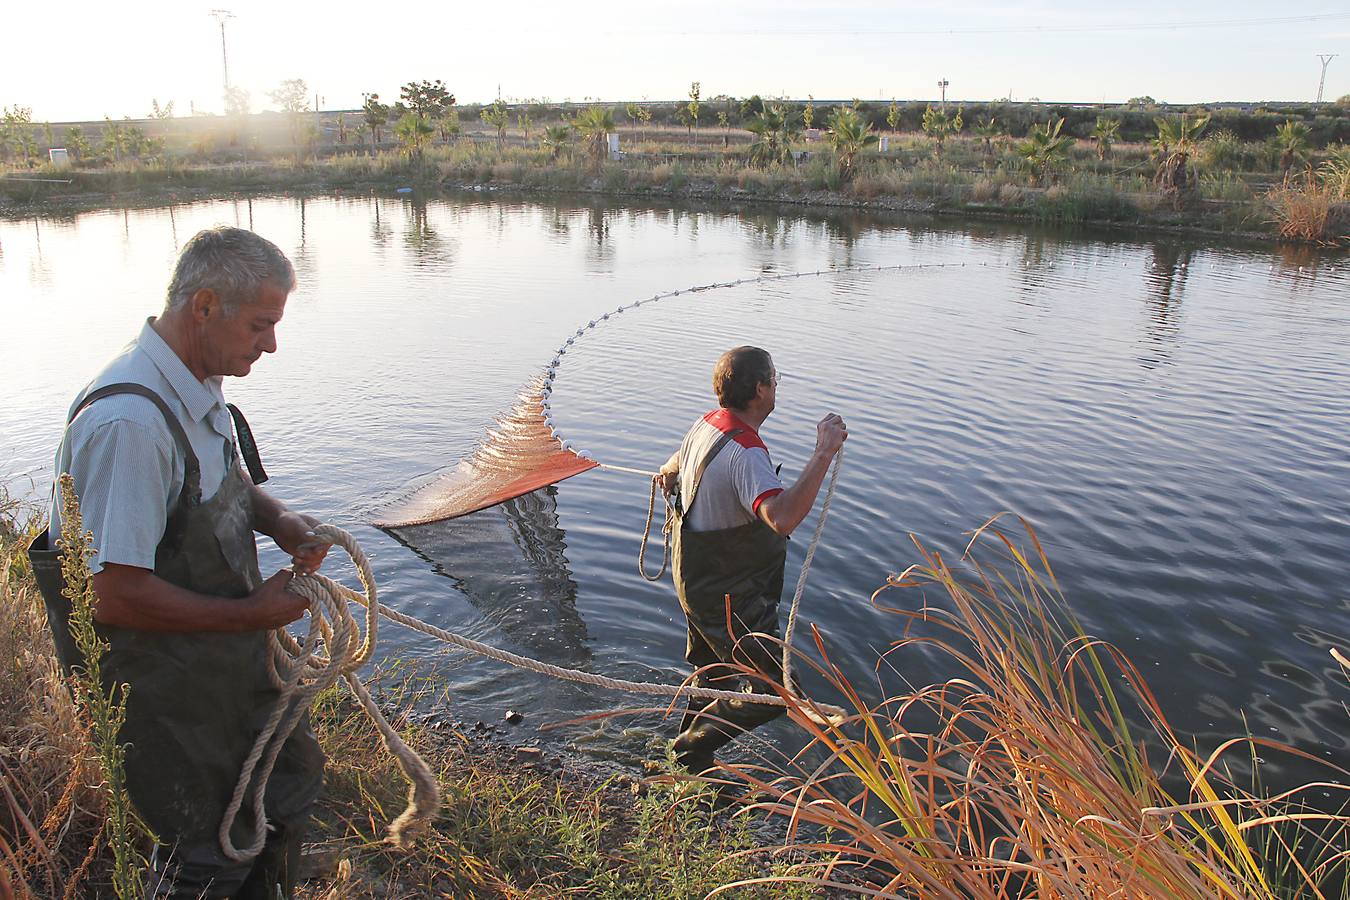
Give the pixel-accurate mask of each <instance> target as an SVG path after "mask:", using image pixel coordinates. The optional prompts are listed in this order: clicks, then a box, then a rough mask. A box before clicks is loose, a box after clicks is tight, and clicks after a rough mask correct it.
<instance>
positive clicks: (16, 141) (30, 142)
mask: <svg viewBox="0 0 1350 900" xmlns="http://www.w3.org/2000/svg"><path fill="white" fill-rule="evenodd" d="M0 151H3V152H4V154H5V157H6V158H9V157H10V155H11V154H13V155H14V156H15V157H17V158H18V159H19V160H20V161H21V162H25V163H26V162H27V161H28V160H29V159H31V158H32V157H33V156H35V155H36V154H37V142H36V141H35V140H34V139H33V108H32V107H31V106H14V107H12V108H11V107H8V106H6V107H5V108H4V111H3V113H0Z"/></svg>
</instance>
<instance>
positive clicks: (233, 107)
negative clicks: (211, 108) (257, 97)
mask: <svg viewBox="0 0 1350 900" xmlns="http://www.w3.org/2000/svg"><path fill="white" fill-rule="evenodd" d="M249 100H250V98H249V93H248V91H246V90H244V89H243V88H241V87H230V88H226V89H225V115H227V116H246V115H248V113H249V108H250V102H249Z"/></svg>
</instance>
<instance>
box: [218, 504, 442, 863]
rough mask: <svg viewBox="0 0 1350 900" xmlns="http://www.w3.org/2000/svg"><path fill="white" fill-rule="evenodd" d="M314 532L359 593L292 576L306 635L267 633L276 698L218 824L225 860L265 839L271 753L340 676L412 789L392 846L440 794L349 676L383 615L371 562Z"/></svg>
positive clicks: (245, 855)
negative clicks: (354, 605) (248, 827)
mask: <svg viewBox="0 0 1350 900" xmlns="http://www.w3.org/2000/svg"><path fill="white" fill-rule="evenodd" d="M314 531H315V534H316V535H318V536H319V537H320V538H322V539H323V540H325V541H330V542H331V543H333V544H335V545H337V546H339V547H341V548H342V549H343V550H345V551H346V552H347V553H348V555H350V556H351V558H352V562H353V563H354V564H355V565H356V571H357V576H358V577H359V578H360V580H361V586H362V588H363V589H364V591H365V593H364V594H357V593H356V592H355V591H352V590H349V589H348V588H346V587H344V586H343V585H341V584H338V583H337V582H336V581H333V580H332V579H330V578H327V577H325V576H323V575H319V574H313V575H297V576H296V577H294V578H292V579H291V583H290V585H289V587H288V588H287V589H288V590H290V591H291V592H293V593H296V594H299V595H300V596H302V597H305V598H306V599H307V600H309V604H310V606H309V612H310V618H309V633H308V634H307V635H306V636H305V640H304V642H303V643H298V642H296V640H295V639H294V638H293V637H291V635H290V633H289V632H287V631H286V629H284V628H278V629H276V630H274V631H273V632H272V633H271V638H270V640H269V651H270V652H269V654H268V675H269V676H270V678H271V679H272V684H273V686H274V687H275V688H277V690H278V691H279V692H280V696H279V697H278V698H277V703H276V706H275V707H274V708H273V710H272V714H271V716H270V717H269V718H268V720H267V724H266V725H265V726H264V727H263V730H262V732H261V733H259V735H258V737H257V740H255V741H254V743H253V749H252V750H250V751H249V755H248V757H247V758H246V759H245V760H244V765H243V769H242V771H241V772H240V773H239V781H238V782H237V783H236V784H235V788H234V794H233V796H231V798H230V803H229V805H228V806H227V807H226V810H225V815H224V817H223V818H222V819H221V822H220V830H219V838H220V848H221V850H222V851H223V852H224V854H225V855H226V856H227V857H229V858H230V859H232V860H235V861H238V862H242V861H245V860H249V859H253V858H254V857H256V856H257V855H258V853H259V852H260V851H261V850H262V848H263V844H264V843H265V842H266V840H267V818H266V810H265V808H264V802H263V801H264V795H265V794H266V791H267V781H268V779H269V778H270V777H271V774H272V767H273V765H274V764H275V763H276V759H277V755H278V754H279V753H280V752H281V748H282V746H283V745H284V744H285V743H286V740H287V739H288V738H289V737H290V736H291V733H292V732H293V731H294V730H295V727H296V725H297V724H298V723H299V721H300V717H301V715H303V714H304V712H305V710H307V709H309V707H310V706H311V705H312V704H313V702H314V698H315V697H317V696H318V694H319V693H320V692H321V691H323V690H324V689H325V688H328V687H330V686H332V685H333V684H334V683H335V682H336V681H337V679H338V678H339V677H341V678H344V679H346V681H347V685H348V686H349V687H350V688H351V689H352V693H353V694H355V695H356V698H357V700H358V701H360V703H361V706H362V707H363V708H364V709H365V711H366V714H367V715H368V716H370V719H371V721H372V722H373V723H374V724H375V727H376V728H377V729H378V730H379V732H380V734H381V736H382V737H383V738H384V744H385V746H386V747H387V748H388V749H389V751H390V752H391V753H392V754H393V755H394V757H395V758H396V759H397V760H398V763H399V766H400V767H401V768H402V769H403V773H404V775H405V777H407V779H408V781H409V783H410V784H411V789H410V791H409V797H408V807H407V809H405V810H404V811H403V814H402V815H400V816H399V817H398V818H397V819H395V820H394V822H393V823H391V824H390V826H389V838H390V840H391V841H392V842H393V843H394V844H396V845H398V846H400V847H406V846H408V844H409V843H411V840H412V838H413V836H414V835H415V834H416V833H417V831H419V830H420V829H421V828H422V827H424V826H425V825H426V823H427V822H428V821H430V819H431V817H432V816H433V815H435V813H436V810H437V809H438V808H439V806H440V789H439V787H438V786H437V784H436V778H435V776H434V775H433V774H432V773H431V770H430V768H428V767H427V764H426V763H425V762H423V761H422V759H421V757H419V756H418V755H417V754H416V753H415V752H413V750H412V749H411V748H409V747H408V745H407V744H405V743H404V742H403V739H402V738H400V737H399V736H398V733H397V732H396V731H394V729H393V726H391V725H390V724H389V722H388V720H387V719H385V717H384V715H383V714H382V713H381V712H380V708H379V707H378V706H377V705H376V704H375V701H374V700H373V699H372V698H371V696H370V693H369V692H368V691H367V690H366V688H365V685H363V684H362V683H361V680H360V679H359V678H357V677H356V674H355V673H356V670H357V669H358V668H360V667H361V666H363V665H365V663H367V662H368V661H369V660H370V658H371V656H372V654H373V653H374V651H375V639H376V632H377V629H378V625H379V616H378V612H379V611H380V610H381V609H382V608H381V607H380V605H379V601H378V600H377V599H376V590H375V579H374V577H373V576H372V574H371V571H370V561H369V560H368V559H367V558H366V555H365V553H364V552H362V550H361V548H360V546H358V545H357V543H356V539H355V538H353V537H352V536H351V535H350V534H348V533H347V532H345V531H343V530H342V529H341V528H336V527H334V526H332V525H320V526H318V527H317V528H315V529H314ZM348 600H356V601H357V602H359V603H360V604H361V605H363V606H365V607H366V633H365V640H364V641H362V642H361V643H360V644H359V645H358V644H357V640H358V638H359V632H360V629H359V628H358V626H357V623H356V620H355V618H353V616H352V614H351V606H350V605H349V604H348V603H347V601H348ZM321 647H322V648H323V649H322V651H321V650H320V648H321ZM246 796H248V797H249V799H250V800H251V802H252V805H253V825H252V832H253V837H252V838H251V839H250V841H249V842H248V843H247V844H246V845H245V846H243V847H236V846H235V845H234V842H233V841H232V840H231V838H230V830H231V829H232V828H233V826H234V823H235V820H236V819H237V818H238V816H239V810H240V808H241V807H242V805H243V802H244V798H245V797H246Z"/></svg>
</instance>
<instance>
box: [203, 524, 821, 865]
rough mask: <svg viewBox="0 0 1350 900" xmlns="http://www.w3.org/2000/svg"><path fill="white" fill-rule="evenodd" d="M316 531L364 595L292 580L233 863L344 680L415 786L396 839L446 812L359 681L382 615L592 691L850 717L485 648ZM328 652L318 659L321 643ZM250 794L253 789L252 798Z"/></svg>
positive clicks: (346, 539) (228, 821)
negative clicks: (407, 603) (301, 619)
mask: <svg viewBox="0 0 1350 900" xmlns="http://www.w3.org/2000/svg"><path fill="white" fill-rule="evenodd" d="M314 533H315V534H316V535H317V536H318V537H319V538H321V539H323V540H325V541H329V542H331V543H332V544H334V545H335V546H338V547H341V548H342V549H343V550H345V551H346V552H347V553H348V555H350V556H351V558H352V562H353V563H355V565H356V570H357V574H358V577H359V578H360V580H361V585H362V587H363V589H364V593H358V592H356V591H353V590H351V589H349V588H347V587H345V586H344V585H341V584H339V583H337V582H336V581H333V580H332V579H330V578H327V577H325V576H323V575H319V574H317V573H316V574H313V575H297V576H296V577H295V578H293V579H292V580H291V584H290V587H289V588H288V589H289V590H291V591H293V592H294V593H297V594H300V595H301V596H303V597H305V598H306V599H308V600H309V601H310V625H309V633H308V634H307V635H306V637H305V639H304V641H303V642H297V641H296V640H295V639H294V638H293V637H291V635H290V634H289V633H288V632H287V631H286V630H285V629H284V628H282V629H277V630H275V631H273V632H272V640H271V647H270V649H271V653H270V655H269V658H268V673H269V675H270V676H271V678H272V683H273V685H274V686H275V687H276V688H277V689H278V690H279V691H280V692H281V696H280V697H279V698H278V700H277V704H276V706H275V708H274V709H273V711H272V715H271V716H270V717H269V719H268V722H267V724H266V726H265V727H264V728H263V730H262V732H261V733H260V734H259V735H258V738H257V740H256V741H255V742H254V745H253V749H252V750H251V751H250V752H249V755H248V757H247V758H246V759H245V760H244V765H243V770H242V771H241V772H240V774H239V781H238V783H237V784H236V785H235V789H234V795H233V796H232V797H231V798H230V803H229V806H228V807H227V808H226V810H225V815H224V817H223V818H222V820H221V823H220V830H219V837H220V846H221V850H222V851H224V853H225V855H226V856H228V857H229V858H230V859H233V860H236V861H244V860H249V859H252V858H254V857H255V856H257V855H258V853H259V852H260V851H261V850H262V847H263V844H264V843H265V842H266V839H267V820H266V813H265V810H264V804H263V799H264V794H265V792H266V790H267V781H268V778H269V777H270V776H271V773H272V766H273V765H274V764H275V762H276V759H277V755H278V754H279V753H280V752H281V747H282V745H283V744H285V743H286V739H287V738H289V737H290V735H291V732H293V731H294V730H295V727H296V724H297V723H298V722H299V720H300V716H301V714H302V713H303V712H304V711H305V710H306V709H308V708H309V707H310V705H311V704H312V703H313V701H314V698H315V697H316V696H317V695H318V694H319V693H320V692H321V691H323V690H324V689H325V688H327V687H329V686H331V685H332V684H333V683H334V682H336V681H337V679H338V678H339V677H342V678H344V679H345V680H346V682H347V684H348V686H349V687H351V689H352V693H354V694H355V695H356V697H357V699H358V700H359V701H360V702H361V706H362V707H363V708H364V709H365V711H366V714H367V715H369V716H370V719H371V721H372V722H374V724H375V726H376V728H378V729H379V731H380V734H381V735H382V736H383V738H384V742H385V746H386V747H388V748H389V751H390V753H392V754H393V755H394V757H395V758H396V759H397V760H398V762H399V766H400V767H401V768H402V769H403V773H404V775H405V777H407V779H408V781H409V783H410V785H411V787H410V790H409V797H408V807H407V808H406V809H405V810H404V811H403V813H402V814H401V815H400V816H399V817H398V818H397V819H396V820H394V822H392V823H391V824H390V826H389V839H390V841H391V842H393V843H395V844H397V845H398V846H400V847H405V846H407V845H408V844H409V843H410V842H411V840H412V838H413V837H414V836H415V835H416V834H417V833H418V832H419V831H420V830H421V829H422V828H424V827H425V826H426V824H427V823H428V822H429V821H430V819H431V817H432V816H434V815H435V813H436V810H437V809H438V808H439V806H440V790H439V787H438V786H437V784H436V779H435V776H434V775H433V774H432V773H431V770H430V769H429V768H428V767H427V765H426V763H425V762H423V761H422V759H421V757H419V756H418V755H417V754H416V753H415V752H414V751H413V750H412V749H411V748H409V747H408V745H407V744H405V743H404V742H403V740H402V739H401V738H400V737H399V736H398V733H397V732H396V731H394V729H393V727H392V726H391V725H390V724H389V722H388V720H387V719H385V717H384V715H383V714H382V713H381V712H380V709H379V707H378V706H377V705H376V704H375V702H374V700H373V699H371V696H370V693H369V692H368V691H367V690H366V689H365V686H364V685H362V684H361V681H360V679H359V678H357V677H356V675H355V672H356V670H357V669H358V668H359V667H360V666H362V665H364V664H365V663H366V662H368V661H369V660H370V658H371V655H372V654H373V652H374V649H375V635H376V631H377V627H378V622H379V617H380V616H384V617H385V618H387V619H390V620H392V621H395V622H398V623H399V624H400V625H406V626H407V627H409V628H411V629H413V630H414V631H418V632H421V633H422V634H425V635H427V636H429V637H433V638H436V639H437V640H439V641H443V642H445V643H447V644H451V645H453V646H456V647H459V648H461V649H464V650H468V651H470V652H471V653H475V654H477V655H479V656H483V657H486V658H488V659H494V660H496V661H498V662H503V663H506V664H507V665H511V666H516V667H517V668H521V669H526V670H528V671H531V672H538V673H539V674H541V675H548V676H549V677H551V678H558V679H562V680H564V681H572V682H576V683H578V684H587V685H591V686H593V687H599V688H604V689H606V690H615V691H627V692H631V693H640V694H658V695H661V696H667V697H695V698H698V699H700V700H735V701H739V702H741V703H763V704H768V705H773V706H789V705H791V706H795V707H797V708H800V709H801V710H802V711H803V713H804V714H806V715H808V716H809V717H812V718H816V719H823V718H835V717H841V716H843V715H844V711H843V710H842V709H841V708H839V707H836V706H830V705H827V704H820V703H815V702H813V701H811V700H809V699H807V698H800V697H795V698H791V700H789V698H786V697H782V696H779V695H777V694H751V693H746V692H743V691H724V690H717V689H714V688H706V687H697V686H694V685H689V684H657V683H652V682H645V681H627V680H625V679H621V678H608V677H606V676H604V675H596V674H594V673H591V672H582V671H580V670H578V669H567V668H563V667H562V666H555V665H552V664H551V663H545V662H541V661H539V660H535V659H530V658H529V657H525V656H520V655H518V654H515V653H510V652H508V651H506V650H501V649H498V648H497V647H493V646H491V645H488V644H484V643H481V642H479V641H475V640H472V639H470V638H466V637H464V636H462V635H458V634H455V633H453V632H450V631H446V630H445V629H442V628H437V627H436V626H434V625H431V624H428V623H427V622H423V621H421V620H420V619H416V618H413V617H412V616H409V615H404V614H403V613H400V612H396V611H394V610H392V609H390V608H388V607H387V606H382V605H381V604H380V603H379V600H378V599H377V595H376V588H375V579H374V577H373V576H372V574H371V571H370V562H369V560H368V559H367V558H366V555H365V553H364V552H363V551H362V550H361V547H360V546H359V545H358V544H357V542H356V539H355V538H354V537H352V535H351V534H349V533H348V532H346V531H344V530H342V529H341V528H338V527H337V526H335V525H320V526H318V527H316V528H315V529H314ZM348 601H351V602H353V603H357V604H359V605H361V606H364V607H365V608H366V634H365V640H364V641H363V642H362V643H361V644H360V645H359V646H357V645H356V641H357V638H358V636H359V635H358V632H359V628H358V626H357V623H356V620H355V618H354V617H353V616H352V614H351V607H350V605H349V603H348ZM321 645H322V646H323V647H325V648H326V652H320V646H321ZM250 788H251V791H250ZM250 793H251V797H250V799H251V801H252V804H253V812H254V821H253V838H252V840H251V841H250V842H249V843H248V844H247V845H246V846H244V847H242V848H241V847H236V846H235V845H234V843H233V842H232V841H231V839H230V830H231V828H232V827H233V826H234V823H235V820H236V819H237V818H238V815H239V810H240V808H241V807H242V805H243V801H244V798H245V797H246V796H250Z"/></svg>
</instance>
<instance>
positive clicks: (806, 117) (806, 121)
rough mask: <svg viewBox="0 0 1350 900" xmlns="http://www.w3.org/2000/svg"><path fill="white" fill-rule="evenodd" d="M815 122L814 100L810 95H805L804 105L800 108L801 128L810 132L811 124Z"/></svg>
mask: <svg viewBox="0 0 1350 900" xmlns="http://www.w3.org/2000/svg"><path fill="white" fill-rule="evenodd" d="M815 121H816V98H815V96H814V95H812V94H807V95H806V105H805V106H803V107H802V127H803V128H805V129H806V130H807V131H810V130H811V126H812V123H813V122H815Z"/></svg>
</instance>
